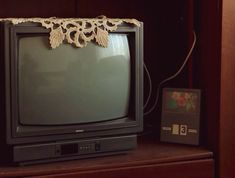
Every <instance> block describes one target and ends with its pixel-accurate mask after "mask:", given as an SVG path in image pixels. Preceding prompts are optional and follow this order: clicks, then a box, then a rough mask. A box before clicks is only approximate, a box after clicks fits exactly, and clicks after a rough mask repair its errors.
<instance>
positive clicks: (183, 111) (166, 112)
mask: <svg viewBox="0 0 235 178" xmlns="http://www.w3.org/2000/svg"><path fill="white" fill-rule="evenodd" d="M200 95H201V92H200V90H197V89H179V88H164V89H163V94H162V99H163V100H162V101H163V103H162V118H161V141H164V142H173V143H183V144H191V145H198V144H199V132H200V131H199V130H200Z"/></svg>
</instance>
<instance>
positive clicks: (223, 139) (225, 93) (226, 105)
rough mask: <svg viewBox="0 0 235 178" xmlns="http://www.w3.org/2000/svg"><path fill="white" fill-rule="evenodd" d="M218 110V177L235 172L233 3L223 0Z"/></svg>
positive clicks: (225, 177) (234, 11)
mask: <svg viewBox="0 0 235 178" xmlns="http://www.w3.org/2000/svg"><path fill="white" fill-rule="evenodd" d="M221 56H222V58H221V112H220V147H219V149H220V163H219V164H220V177H219V178H228V177H233V176H234V174H235V164H234V161H235V152H234V150H235V139H234V136H235V3H234V1H233V0H224V1H223V14H222V55H221Z"/></svg>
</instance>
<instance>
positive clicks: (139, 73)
mask: <svg viewBox="0 0 235 178" xmlns="http://www.w3.org/2000/svg"><path fill="white" fill-rule="evenodd" d="M114 33H131V34H133V36H132V38H133V39H132V40H131V43H132V45H131V46H133V45H134V49H132V50H131V51H132V52H133V50H134V53H135V54H134V57H133V58H132V60H134V61H132V62H134V73H133V74H132V76H133V77H132V82H133V80H134V91H135V92H134V96H133V97H134V100H135V101H134V107H133V106H132V107H133V108H134V113H133V114H132V115H130V116H128V117H126V118H122V119H119V120H112V121H107V122H100V123H98V122H96V123H88V124H74V125H64V126H48V127H47V126H23V127H22V126H20V124H19V119H18V95H17V87H18V86H17V82H18V81H17V57H18V56H17V45H18V42H17V41H18V36H19V35H29V34H39V35H41V34H49V30H48V29H45V28H43V27H41V26H40V25H39V24H36V23H22V24H19V25H13V24H11V23H10V22H5V23H4V38H5V39H4V54H5V55H4V59H5V61H4V62H5V67H4V68H5V105H6V107H5V117H6V139H7V140H6V142H7V143H8V144H21V143H35V142H45V141H58V140H67V139H76V138H90V137H99V136H115V135H128V134H135V133H137V132H140V131H142V129H143V24H142V23H141V26H140V27H136V26H133V25H127V24H125V25H122V26H119V27H118V29H117V30H116V31H115V32H114Z"/></svg>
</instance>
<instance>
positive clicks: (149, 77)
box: [143, 31, 197, 116]
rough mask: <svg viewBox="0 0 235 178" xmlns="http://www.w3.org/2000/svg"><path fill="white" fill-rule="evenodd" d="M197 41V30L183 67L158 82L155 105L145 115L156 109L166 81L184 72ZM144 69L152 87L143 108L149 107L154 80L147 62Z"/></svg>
mask: <svg viewBox="0 0 235 178" xmlns="http://www.w3.org/2000/svg"><path fill="white" fill-rule="evenodd" d="M196 41H197V36H196V33H195V31H193V43H192V46H191V48H190V50H189V52H188V54H187V56H186V58H185V60H184V62H183V64H182V65H181V67H180V68H179V70H178V71H177V72H176V73H175V74H173V75H172V76H170V77H168V78H166V79H164V80H162V81H161V82H160V83H159V84H158V87H157V93H156V94H157V95H156V99H155V101H154V104H153V106H152V107H151V108H150V109H149V110H148V111H146V112H144V116H146V115H148V114H150V113H151V112H153V110H155V108H156V106H157V104H158V100H159V95H160V89H161V87H162V85H163V84H164V83H166V82H168V81H170V80H172V79H174V78H176V77H177V76H178V75H179V74H180V73H181V72H182V70H183V69H184V67H185V65H186V64H187V62H188V60H189V58H190V56H191V55H192V52H193V49H194V48H195V44H196ZM144 69H145V71H146V74H147V77H148V80H149V87H150V89H149V94H148V97H147V100H146V102H145V104H144V107H143V109H145V108H146V107H147V105H148V103H149V101H150V98H151V95H152V80H151V76H150V73H149V70H148V68H147V66H146V65H145V63H144Z"/></svg>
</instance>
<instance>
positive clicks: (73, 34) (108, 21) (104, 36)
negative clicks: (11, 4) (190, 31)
mask: <svg viewBox="0 0 235 178" xmlns="http://www.w3.org/2000/svg"><path fill="white" fill-rule="evenodd" d="M0 21H10V22H11V23H12V24H14V25H17V24H20V23H25V22H33V23H40V24H41V25H42V26H43V27H45V28H47V29H50V37H49V40H50V45H51V47H52V48H56V47H58V46H60V44H62V43H63V41H65V40H66V41H67V42H68V43H70V44H73V45H75V46H76V47H78V48H82V47H85V46H86V45H87V43H88V42H90V41H95V42H96V43H97V44H99V45H100V46H103V47H107V46H108V32H111V31H115V30H116V29H117V27H118V25H120V24H122V23H128V24H132V25H135V26H138V27H139V26H140V22H139V21H138V20H136V19H118V18H116V19H114V18H106V17H105V16H102V17H100V18H93V19H89V18H55V17H51V18H4V19H1V18H0Z"/></svg>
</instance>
